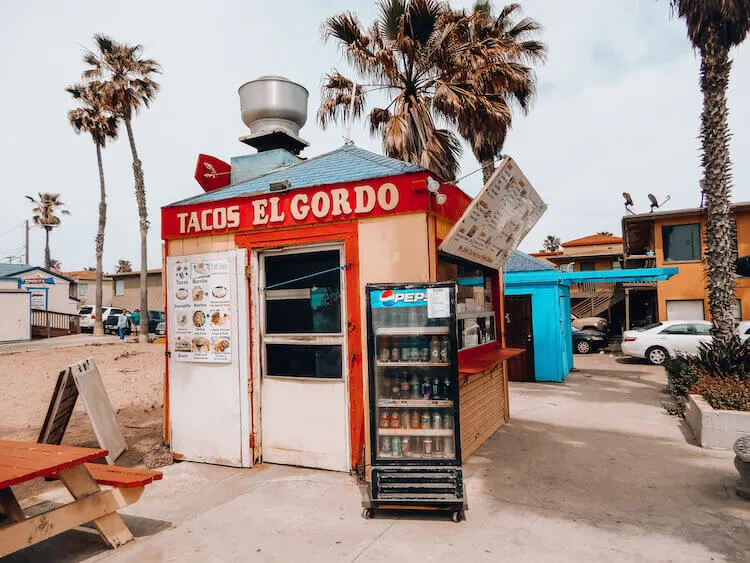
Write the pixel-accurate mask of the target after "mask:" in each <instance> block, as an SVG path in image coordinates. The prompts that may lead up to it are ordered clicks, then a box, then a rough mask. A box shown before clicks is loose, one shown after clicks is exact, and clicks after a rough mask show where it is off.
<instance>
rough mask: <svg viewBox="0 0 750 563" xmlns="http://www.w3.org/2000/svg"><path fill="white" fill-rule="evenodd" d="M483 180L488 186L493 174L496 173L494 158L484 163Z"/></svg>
mask: <svg viewBox="0 0 750 563" xmlns="http://www.w3.org/2000/svg"><path fill="white" fill-rule="evenodd" d="M481 164H482V179H483V180H484V183H485V184H486V183H487V182H488V181H489V179H490V177H492V174H493V172H495V159H494V158H488V159H487V160H483V161H482V163H481Z"/></svg>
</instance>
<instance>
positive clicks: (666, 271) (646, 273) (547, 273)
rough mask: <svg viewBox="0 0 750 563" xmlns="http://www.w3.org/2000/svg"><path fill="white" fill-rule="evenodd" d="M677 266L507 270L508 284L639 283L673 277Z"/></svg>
mask: <svg viewBox="0 0 750 563" xmlns="http://www.w3.org/2000/svg"><path fill="white" fill-rule="evenodd" d="M677 272H678V269H677V268H633V269H632V270H591V271H586V272H560V271H559V270H552V269H551V270H536V271H528V272H506V273H505V275H504V276H503V280H504V282H505V284H506V285H518V284H534V283H541V284H549V283H560V284H564V285H569V284H571V283H638V282H657V281H664V280H668V279H669V278H671V277H672V276H673V275H675V274H676V273H677Z"/></svg>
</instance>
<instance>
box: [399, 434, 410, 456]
mask: <svg viewBox="0 0 750 563" xmlns="http://www.w3.org/2000/svg"><path fill="white" fill-rule="evenodd" d="M410 450H411V440H409V438H406V437H404V438H401V455H403V456H408V455H409V451H410Z"/></svg>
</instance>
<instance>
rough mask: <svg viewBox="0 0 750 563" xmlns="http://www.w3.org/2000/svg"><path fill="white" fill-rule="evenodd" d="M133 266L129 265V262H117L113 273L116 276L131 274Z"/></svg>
mask: <svg viewBox="0 0 750 563" xmlns="http://www.w3.org/2000/svg"><path fill="white" fill-rule="evenodd" d="M132 271H133V266H131V264H130V260H118V261H117V265H116V266H115V273H118V274H125V273H127V272H132Z"/></svg>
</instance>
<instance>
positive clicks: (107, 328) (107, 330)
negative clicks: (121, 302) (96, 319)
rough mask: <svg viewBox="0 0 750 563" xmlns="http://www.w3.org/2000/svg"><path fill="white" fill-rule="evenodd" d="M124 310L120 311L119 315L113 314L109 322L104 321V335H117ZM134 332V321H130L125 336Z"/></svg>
mask: <svg viewBox="0 0 750 563" xmlns="http://www.w3.org/2000/svg"><path fill="white" fill-rule="evenodd" d="M121 312H122V309H119V313H117V314H114V313H111V314H110V315H109V316H108V317H107V320H106V321H104V334H117V321H118V319H119V317H120V313H121ZM131 332H133V321H132V320H130V319H128V326H127V327H126V328H125V334H130V333H131Z"/></svg>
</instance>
